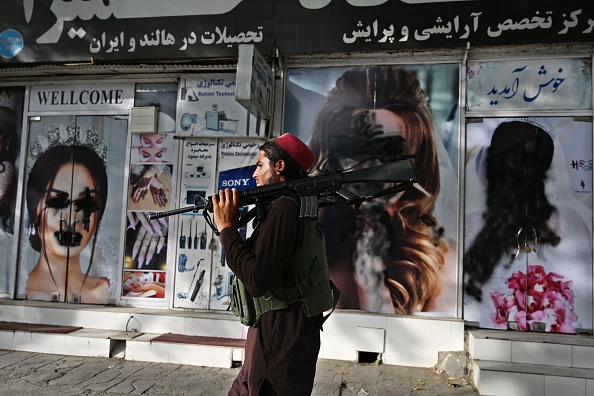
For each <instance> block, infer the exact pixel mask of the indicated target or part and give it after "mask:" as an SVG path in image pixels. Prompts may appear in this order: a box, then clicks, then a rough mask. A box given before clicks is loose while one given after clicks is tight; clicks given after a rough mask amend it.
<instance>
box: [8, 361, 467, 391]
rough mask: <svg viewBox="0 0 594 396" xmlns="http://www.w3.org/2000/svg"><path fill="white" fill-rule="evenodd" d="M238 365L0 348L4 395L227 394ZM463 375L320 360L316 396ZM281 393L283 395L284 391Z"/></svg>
mask: <svg viewBox="0 0 594 396" xmlns="http://www.w3.org/2000/svg"><path fill="white" fill-rule="evenodd" d="M238 372H239V368H230V369H221V368H212V367H201V366H187V365H179V364H170V363H149V362H139V361H129V360H122V359H116V358H99V357H77V356H63V355H51V354H41V353H34V352H16V351H6V350H0V396H33V395H34V396H38V395H43V396H71V395H102V396H117V395H130V394H147V395H160V396H165V395H166V396H177V395H205V396H218V395H221V396H224V395H227V391H228V389H229V387H230V385H231V382H233V379H234V378H235V376H236V375H237V373H238ZM478 394H479V393H478V392H477V391H476V390H475V389H474V388H473V386H472V385H470V384H468V383H467V382H466V381H465V380H464V379H462V378H451V377H448V375H447V374H445V373H442V374H439V373H436V372H435V370H432V369H426V368H417V367H402V366H393V365H386V364H377V365H376V364H374V363H356V362H348V361H342V360H329V359H320V360H318V365H317V372H316V378H315V384H314V389H313V393H312V395H314V396H338V395H357V396H368V395H369V396H375V395H378V396H379V395H390V396H405V395H406V396H408V395H414V396H421V395H424V396H441V395H458V396H470V395H478ZM280 396H282V395H280Z"/></svg>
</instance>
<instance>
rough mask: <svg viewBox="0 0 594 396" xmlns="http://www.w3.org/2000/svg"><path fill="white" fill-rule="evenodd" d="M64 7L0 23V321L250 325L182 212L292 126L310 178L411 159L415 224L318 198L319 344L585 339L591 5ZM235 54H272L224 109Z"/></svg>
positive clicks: (18, 8) (234, 330) (213, 254)
mask: <svg viewBox="0 0 594 396" xmlns="http://www.w3.org/2000/svg"><path fill="white" fill-rule="evenodd" d="M68 3H69V2H62V1H53V2H51V4H50V5H48V4H39V3H36V4H34V5H33V3H31V2H25V1H23V2H19V1H17V2H14V4H13V5H11V6H9V8H8V11H7V13H6V15H7V16H11V17H10V19H7V21H8V20H10V21H11V23H7V24H5V25H6V26H7V28H6V30H5V31H4V32H2V33H1V35H2V37H3V40H2V48H0V50H1V55H2V58H1V59H2V60H1V62H2V63H1V64H0V66H1V67H0V75H2V80H1V81H0V84H1V86H0V89H1V92H0V106H2V108H3V109H4V110H3V111H4V112H6V113H7V115H6V118H7V120H9V121H7V124H6V125H13V130H12V131H9V132H11V133H12V135H11V136H12V137H11V138H10V139H11V140H9V142H10V144H7V145H6V146H7V147H5V148H2V149H3V150H4V152H3V158H5V162H3V167H4V168H5V170H6V172H7V174H8V171H9V170H10V171H11V175H12V176H13V178H11V179H7V181H6V182H5V185H6V186H10V187H12V189H9V188H6V190H5V191H6V195H5V196H6V197H7V198H6V199H5V201H6V203H5V204H4V205H3V206H2V207H3V208H6V209H5V211H6V214H5V215H4V214H3V224H2V226H3V229H2V235H1V237H2V238H0V241H1V243H2V245H3V246H4V247H5V248H4V251H5V252H11V253H10V254H5V255H3V257H2V259H1V261H0V280H1V281H2V282H1V283H0V296H2V297H3V299H2V300H0V305H2V301H5V302H6V307H4V309H5V311H6V312H9V313H10V312H13V313H14V312H17V311H18V312H20V313H19V314H18V315H21V314H22V312H23V311H21V310H26V309H28V308H27V307H31V306H32V305H31V304H35V302H37V301H39V302H40V305H38V306H39V307H43V309H46V310H48V312H50V311H51V312H56V313H57V312H58V311H59V307H60V306H61V305H62V306H63V305H66V304H68V307H69V311H73V309H72V308H73V307H74V311H77V310H78V309H79V307H80V312H81V315H82V316H84V312H86V311H87V310H88V307H87V305H93V306H107V307H109V310H108V311H109V312H115V313H113V314H109V315H108V314H105V315H106V316H105V318H106V319H105V321H104V322H103V323H102V324H101V325H98V324H97V323H93V325H91V324H90V323H89V325H88V326H87V325H83V327H97V326H103V327H101V328H122V322H126V325H125V326H124V327H125V330H129V329H128V323H129V322H130V319H129V317H130V315H131V313H130V312H134V310H135V309H138V310H142V309H150V310H155V311H154V312H156V313H154V314H152V315H153V317H155V318H158V317H159V315H162V317H163V318H168V319H171V317H172V315H171V313H172V312H174V313H175V315H174V316H175V317H179V316H180V315H182V314H183V313H187V318H186V320H187V321H188V322H189V321H190V320H192V321H194V320H195V321H199V322H200V323H202V324H204V323H209V322H216V326H212V327H209V326H208V325H207V326H202V327H201V328H192V326H190V325H189V324H185V325H183V326H182V327H183V331H182V330H180V327H179V322H178V321H176V320H171V321H170V324H168V323H167V321H163V322H161V323H159V324H155V323H153V321H151V320H148V319H147V320H146V321H145V322H144V323H139V325H140V326H141V327H142V331H149V332H154V333H166V332H174V333H180V332H182V333H184V334H189V335H204V336H223V337H230V338H242V337H244V336H245V328H243V327H242V326H241V325H240V324H239V323H238V322H237V320H236V318H235V317H234V316H233V315H232V314H230V313H229V312H227V307H228V305H229V299H230V297H229V286H230V280H231V277H232V272H231V271H230V270H229V268H228V267H227V266H226V263H225V257H224V251H223V250H222V249H221V245H220V243H219V241H218V238H217V237H216V235H215V234H214V232H213V229H212V228H211V227H210V226H209V224H208V221H207V220H208V219H207V218H205V217H204V216H203V213H202V212H201V211H197V212H195V211H193V210H192V208H193V205H198V204H199V203H200V202H202V201H203V199H204V198H205V197H207V196H209V195H211V194H213V193H214V192H215V191H217V190H219V189H221V188H225V187H237V188H242V189H243V188H250V187H254V181H253V179H251V174H252V173H253V169H254V168H253V165H254V160H255V157H256V156H257V153H258V148H259V145H260V144H261V143H262V141H263V140H264V139H265V138H266V137H269V136H278V135H279V134H280V133H282V132H284V131H291V132H293V133H295V134H296V135H297V136H299V137H300V138H301V139H303V140H304V141H307V142H310V144H314V145H315V147H316V149H317V150H318V151H317V152H318V153H320V155H319V158H318V161H317V162H316V165H315V169H312V171H313V172H314V173H316V174H319V173H324V172H329V171H334V170H336V169H339V168H341V169H343V170H344V171H348V170H350V169H357V167H361V166H369V165H370V164H377V163H386V162H389V161H391V160H393V159H394V158H400V157H399V156H402V155H410V156H413V158H414V161H415V164H416V167H417V170H418V172H419V176H420V183H419V184H420V186H421V189H420V190H419V189H416V190H410V191H409V190H407V191H406V192H405V193H404V195H402V197H404V198H403V199H404V200H406V202H408V203H409V205H410V207H411V208H414V210H411V211H410V212H407V213H409V214H410V216H411V217H410V218H407V217H406V216H405V214H403V213H400V214H399V216H400V220H398V221H396V220H395V219H394V218H393V217H392V218H388V219H387V220H386V214H387V213H392V211H393V210H394V209H393V205H394V202H393V201H390V199H391V198H392V197H388V198H385V199H378V200H374V201H373V202H374V203H373V205H369V206H365V205H363V207H362V208H360V212H358V213H356V214H355V213H354V212H353V210H354V209H353V208H350V207H339V208H336V209H324V211H323V212H322V213H321V216H322V218H323V221H324V226H325V230H326V233H327V235H326V238H327V241H328V254H329V263H330V270H331V277H332V279H333V280H334V282H335V283H336V284H337V285H338V287H339V288H340V289H341V290H342V297H341V301H340V303H339V306H338V307H337V310H336V311H335V312H334V313H333V314H332V317H331V319H330V320H329V321H328V322H327V325H326V326H325V330H324V332H323V333H322V338H323V341H322V351H321V356H322V357H327V358H337V359H347V360H355V359H357V358H358V356H359V353H360V352H371V353H373V354H382V355H383V360H384V362H386V363H389V364H403V365H415V366H424V367H430V366H432V365H434V364H435V363H436V362H437V358H438V353H439V352H443V351H464V348H465V346H464V331H465V325H466V326H472V327H478V328H484V329H501V330H508V329H512V330H518V331H522V332H545V333H548V332H551V333H553V332H561V333H567V334H575V333H586V334H591V333H592V328H593V327H592V326H593V325H592V313H593V310H594V307H593V301H592V300H593V287H592V283H593V272H592V271H593V267H592V241H593V240H592V220H593V218H592V180H593V178H592V133H593V129H592V116H593V113H592V111H593V104H592V92H593V87H592V56H593V54H594V46H593V45H592V43H593V42H594V32H593V26H594V8H593V7H592V6H590V5H584V4H580V5H578V4H573V3H572V2H568V3H566V4H558V3H556V2H552V1H551V2H545V3H542V4H538V5H536V4H534V5H530V6H529V7H526V8H523V7H519V6H517V5H516V4H513V3H512V2H510V4H509V7H501V5H500V4H499V5H497V6H496V5H489V4H483V2H475V1H469V2H447V1H444V2H435V3H423V2H419V3H414V4H413V3H398V4H396V3H393V4H392V3H391V2H378V3H381V4H376V5H372V6H370V5H366V4H364V2H355V1H353V2H338V1H292V2H286V3H285V2H283V6H280V5H279V4H278V2H277V3H273V2H272V1H243V2H241V1H236V2H217V5H208V4H206V3H205V4H203V5H201V6H200V7H198V6H197V5H192V6H189V5H187V6H184V5H179V6H177V7H171V6H163V5H160V3H157V2H155V4H154V5H153V6H154V8H151V13H154V15H151V16H150V18H149V16H147V15H144V14H139V12H138V11H135V8H134V7H131V6H130V7H131V8H130V9H127V7H128V5H127V4H125V5H121V6H117V7H116V6H115V5H111V4H104V3H101V2H97V3H95V2H88V3H82V2H81V3H80V5H79V6H78V8H77V7H70V6H68ZM359 3H361V4H359ZM188 4H189V3H188ZM172 8H173V9H172ZM184 8H187V9H184ZM336 15H339V16H341V18H336ZM56 20H57V22H56ZM12 21H15V22H12ZM11 25H12V26H11ZM321 31H323V32H324V33H323V34H321V33H320V32H321ZM240 48H242V49H243V48H251V49H253V48H256V49H257V50H258V51H259V52H260V53H261V54H262V55H263V57H264V59H265V60H266V63H267V66H268V67H269V68H270V70H269V73H270V74H269V75H266V74H265V73H262V74H260V75H257V77H256V78H258V77H259V79H260V85H259V87H265V88H266V89H264V90H261V89H260V90H256V91H254V92H253V93H254V95H255V96H256V97H257V98H259V100H260V102H261V103H264V110H262V109H256V110H254V108H250V106H247V107H246V106H245V103H243V104H242V103H240V102H239V101H238V100H236V95H237V87H238V84H240V82H241V78H240V76H239V74H238V72H237V66H236V65H237V62H238V59H239V52H240ZM271 76H272V78H270V77H271ZM366 94H368V95H366ZM366 96H367V97H366ZM378 109H379V110H381V111H378ZM8 113H9V114H8ZM355 116H356V117H355ZM391 117H392V118H391ZM394 117H396V118H394ZM394 119H396V120H399V121H398V122H395V121H394ZM402 120H404V121H402ZM399 127H400V128H402V127H404V128H403V129H401V130H399V129H398V128H399ZM5 128H7V127H5ZM506 128H507V129H506ZM415 132H417V133H415ZM378 136H379V138H381V139H385V140H380V141H379V142H380V143H379V144H378V143H377V142H378ZM399 136H400V137H401V136H404V140H405V142H406V143H405V147H406V150H404V151H403V150H396V149H395V147H399V146H398V144H399V143H398V142H399V141H398V137H399ZM2 141H3V140H1V139H0V142H2ZM7 141H8V140H7ZM314 142H318V143H314ZM316 144H317V145H316ZM15 147H18V149H17V150H15ZM61 147H62V148H63V150H65V151H63V152H60V151H57V150H59V149H60V148H61ZM52 152H56V153H59V155H58V154H56V156H57V157H59V158H63V157H64V156H65V155H66V154H65V153H72V154H69V155H71V157H69V158H70V159H69V160H68V161H66V162H63V163H62V162H60V161H58V160H57V159H55V158H56V157H53V156H52V155H51V153H52ZM83 152H84V153H86V154H84V155H83V154H82V153H83ZM82 157H84V159H83V158H82ZM90 157H96V159H95V160H94V161H90V160H89V162H92V164H87V165H85V166H81V165H80V164H82V163H85V161H86V160H88V159H89V158H90ZM345 159H348V160H349V161H348V164H347V165H345V161H344V160H345ZM40 160H41V161H40ZM38 161H40V162H39V163H37V162H38ZM506 172H507V173H506ZM9 182H10V183H9ZM421 190H422V192H420V191H421ZM406 194H408V195H406ZM180 208H181V209H183V208H189V209H188V210H187V211H182V212H180V213H179V214H175V215H171V216H164V217H160V218H158V219H151V218H149V217H150V216H148V215H149V214H151V213H166V212H168V211H171V210H176V209H180ZM361 218H364V221H363V222H361V220H360V219H361ZM242 232H243V233H244V234H245V236H248V235H249V234H250V232H251V225H250V224H248V225H246V226H245V227H244V229H243V230H242ZM402 252H405V253H402ZM46 302H50V303H52V304H55V305H51V304H49V305H48V304H46ZM19 304H22V305H19ZM76 304H80V305H76ZM33 306H34V305H33ZM36 307H37V306H36ZM114 307H115V308H114ZM118 308H120V309H121V310H120V311H119V312H117V310H118ZM131 310H132V311H131ZM159 312H160V313H159ZM15 315H16V314H15ZM49 316H51V315H49ZM182 316H183V315H182ZM8 317H10V314H9V315H8ZM21 317H22V316H21ZM136 318H138V315H137V316H136ZM126 319H127V320H126ZM48 321H49V322H52V321H53V322H52V323H51V324H59V323H54V322H58V321H59V314H58V315H57V316H55V317H54V318H52V319H48ZM91 322H92V321H91ZM140 322H142V320H140ZM155 322H156V320H155ZM436 333H439V334H443V335H444V336H443V337H440V339H436V337H434V336H433V335H434V334H436Z"/></svg>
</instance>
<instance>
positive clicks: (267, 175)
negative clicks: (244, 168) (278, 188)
mask: <svg viewBox="0 0 594 396" xmlns="http://www.w3.org/2000/svg"><path fill="white" fill-rule="evenodd" d="M252 177H253V178H254V179H256V185H257V186H264V185H266V184H271V183H276V182H280V181H283V177H282V176H281V175H280V170H279V167H278V166H277V165H276V164H272V163H271V162H270V160H269V159H268V158H267V157H266V153H265V152H264V151H261V150H260V153H258V158H257V160H256V170H255V171H254V174H253V175H252Z"/></svg>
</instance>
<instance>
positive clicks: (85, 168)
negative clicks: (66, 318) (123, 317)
mask: <svg viewBox="0 0 594 396" xmlns="http://www.w3.org/2000/svg"><path fill="white" fill-rule="evenodd" d="M127 131H128V121H127V120H126V119H123V118H121V117H115V116H101V115H97V116H94V115H89V116H72V115H58V116H41V117H38V119H35V120H32V121H31V122H30V124H29V140H28V144H27V159H26V169H25V170H24V171H25V172H26V175H25V181H24V184H25V194H24V200H23V208H22V213H23V215H22V223H21V240H20V249H19V261H18V284H17V293H18V294H21V295H26V298H27V299H30V300H45V301H64V302H73V303H76V302H79V303H85V304H105V303H107V302H108V301H109V300H113V299H115V298H116V297H117V295H118V293H117V283H118V273H117V271H118V267H119V266H118V262H119V260H118V258H119V257H120V249H119V241H120V240H121V239H122V236H123V232H122V231H123V230H122V226H121V217H122V210H123V207H122V196H123V194H124V189H125V182H124V166H125V159H126V152H125V150H126V146H127V145H126V141H127Z"/></svg>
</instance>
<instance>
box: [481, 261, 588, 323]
mask: <svg viewBox="0 0 594 396" xmlns="http://www.w3.org/2000/svg"><path fill="white" fill-rule="evenodd" d="M572 284H573V281H571V280H564V277H563V276H562V275H560V274H557V273H555V272H548V273H547V272H546V271H545V269H544V267H543V266H541V265H531V266H529V267H528V276H526V274H524V273H523V272H522V271H518V272H516V273H514V274H512V276H511V277H510V278H509V279H508V280H507V285H508V291H506V292H499V291H495V292H493V293H491V300H492V301H493V304H494V305H495V312H494V313H492V314H491V320H492V322H493V325H495V327H496V328H503V329H505V328H507V327H508V323H511V322H517V324H518V330H520V331H526V330H531V331H546V332H552V333H575V326H576V325H577V322H578V316H577V314H576V313H575V312H574V294H573V291H572V290H571V286H572ZM510 327H511V326H510Z"/></svg>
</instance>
